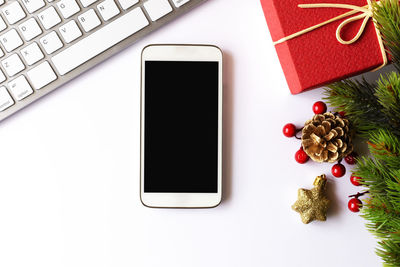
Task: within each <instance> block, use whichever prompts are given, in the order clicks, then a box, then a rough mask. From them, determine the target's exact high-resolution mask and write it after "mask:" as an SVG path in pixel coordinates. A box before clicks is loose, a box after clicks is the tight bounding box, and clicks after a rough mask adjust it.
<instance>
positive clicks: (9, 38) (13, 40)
mask: <svg viewBox="0 0 400 267" xmlns="http://www.w3.org/2000/svg"><path fill="white" fill-rule="evenodd" d="M0 42H1V43H2V45H3V46H4V48H5V49H6V50H7V52H11V51H13V50H14V49H15V48H17V47H20V46H21V45H22V44H23V43H24V42H22V39H21V37H19V34H18V33H17V31H16V30H15V29H12V30H9V31H8V32H6V33H5V34H3V35H1V36H0Z"/></svg>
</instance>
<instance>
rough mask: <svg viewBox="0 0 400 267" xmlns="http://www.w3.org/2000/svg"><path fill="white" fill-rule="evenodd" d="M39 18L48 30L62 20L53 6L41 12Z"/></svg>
mask: <svg viewBox="0 0 400 267" xmlns="http://www.w3.org/2000/svg"><path fill="white" fill-rule="evenodd" d="M38 18H39V20H40V22H41V23H42V25H43V27H44V28H45V29H46V30H48V29H50V28H51V27H53V26H55V25H57V24H58V23H60V22H61V18H60V16H59V15H58V14H57V12H56V10H55V8H54V7H52V6H51V7H49V8H47V9H45V10H43V11H42V12H40V13H39V15H38Z"/></svg>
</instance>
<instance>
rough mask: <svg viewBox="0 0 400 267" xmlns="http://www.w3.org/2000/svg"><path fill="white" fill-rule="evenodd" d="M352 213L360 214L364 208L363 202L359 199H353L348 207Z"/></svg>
mask: <svg viewBox="0 0 400 267" xmlns="http://www.w3.org/2000/svg"><path fill="white" fill-rule="evenodd" d="M347 206H348V207H349V210H351V211H352V212H359V211H360V208H361V207H362V202H361V200H359V199H358V198H352V199H350V200H349V203H348V205H347Z"/></svg>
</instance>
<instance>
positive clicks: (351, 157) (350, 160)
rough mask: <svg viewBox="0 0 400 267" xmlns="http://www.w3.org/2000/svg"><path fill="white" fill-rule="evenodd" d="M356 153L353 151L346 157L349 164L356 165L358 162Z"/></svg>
mask: <svg viewBox="0 0 400 267" xmlns="http://www.w3.org/2000/svg"><path fill="white" fill-rule="evenodd" d="M356 156H357V155H356V153H351V154H350V155H348V156H347V157H345V158H344V161H346V163H347V164H349V165H354V164H356Z"/></svg>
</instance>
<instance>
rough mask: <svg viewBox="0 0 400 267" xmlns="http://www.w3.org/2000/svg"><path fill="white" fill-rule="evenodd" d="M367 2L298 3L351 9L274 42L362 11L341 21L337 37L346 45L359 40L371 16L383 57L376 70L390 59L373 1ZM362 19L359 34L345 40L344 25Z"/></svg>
mask: <svg viewBox="0 0 400 267" xmlns="http://www.w3.org/2000/svg"><path fill="white" fill-rule="evenodd" d="M367 2H368V5H365V6H356V5H348V4H329V3H326V4H324V3H318V4H300V5H298V7H300V8H324V7H327V8H344V9H350V10H351V11H349V12H346V13H343V14H342V15H339V16H337V17H334V18H331V19H329V20H326V21H324V22H321V23H319V24H316V25H314V26H311V27H309V28H306V29H304V30H301V31H298V32H295V33H293V34H291V35H288V36H286V37H283V38H282V39H279V40H278V41H276V42H274V45H277V44H280V43H283V42H286V41H287V40H290V39H293V38H296V37H298V36H300V35H303V34H305V33H308V32H310V31H313V30H315V29H318V28H320V27H322V26H325V25H327V24H329V23H332V22H334V21H337V20H340V19H343V18H347V17H349V16H351V15H354V14H357V13H360V12H361V14H359V15H357V16H354V17H350V18H348V19H346V20H344V21H343V22H342V23H340V25H339V26H338V27H337V29H336V39H337V40H338V42H339V43H341V44H344V45H349V44H352V43H355V42H357V40H358V39H359V38H360V36H361V35H362V34H363V32H364V30H365V27H366V26H367V22H368V20H369V19H370V18H372V19H373V22H374V27H375V31H376V36H377V38H378V43H379V48H380V50H381V54H382V59H383V63H382V65H381V66H379V67H378V68H376V69H375V70H378V69H380V68H382V67H384V66H385V65H386V64H387V63H388V59H387V56H386V51H385V47H384V45H383V41H382V36H381V33H380V31H379V29H378V27H377V25H376V21H375V19H374V18H373V6H372V2H371V0H367ZM360 19H363V22H362V24H361V26H360V29H359V30H358V32H357V34H356V35H355V36H354V37H353V39H351V40H349V41H345V40H343V39H342V36H341V33H342V29H343V27H344V26H346V25H347V24H349V23H351V22H353V21H356V20H360Z"/></svg>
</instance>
